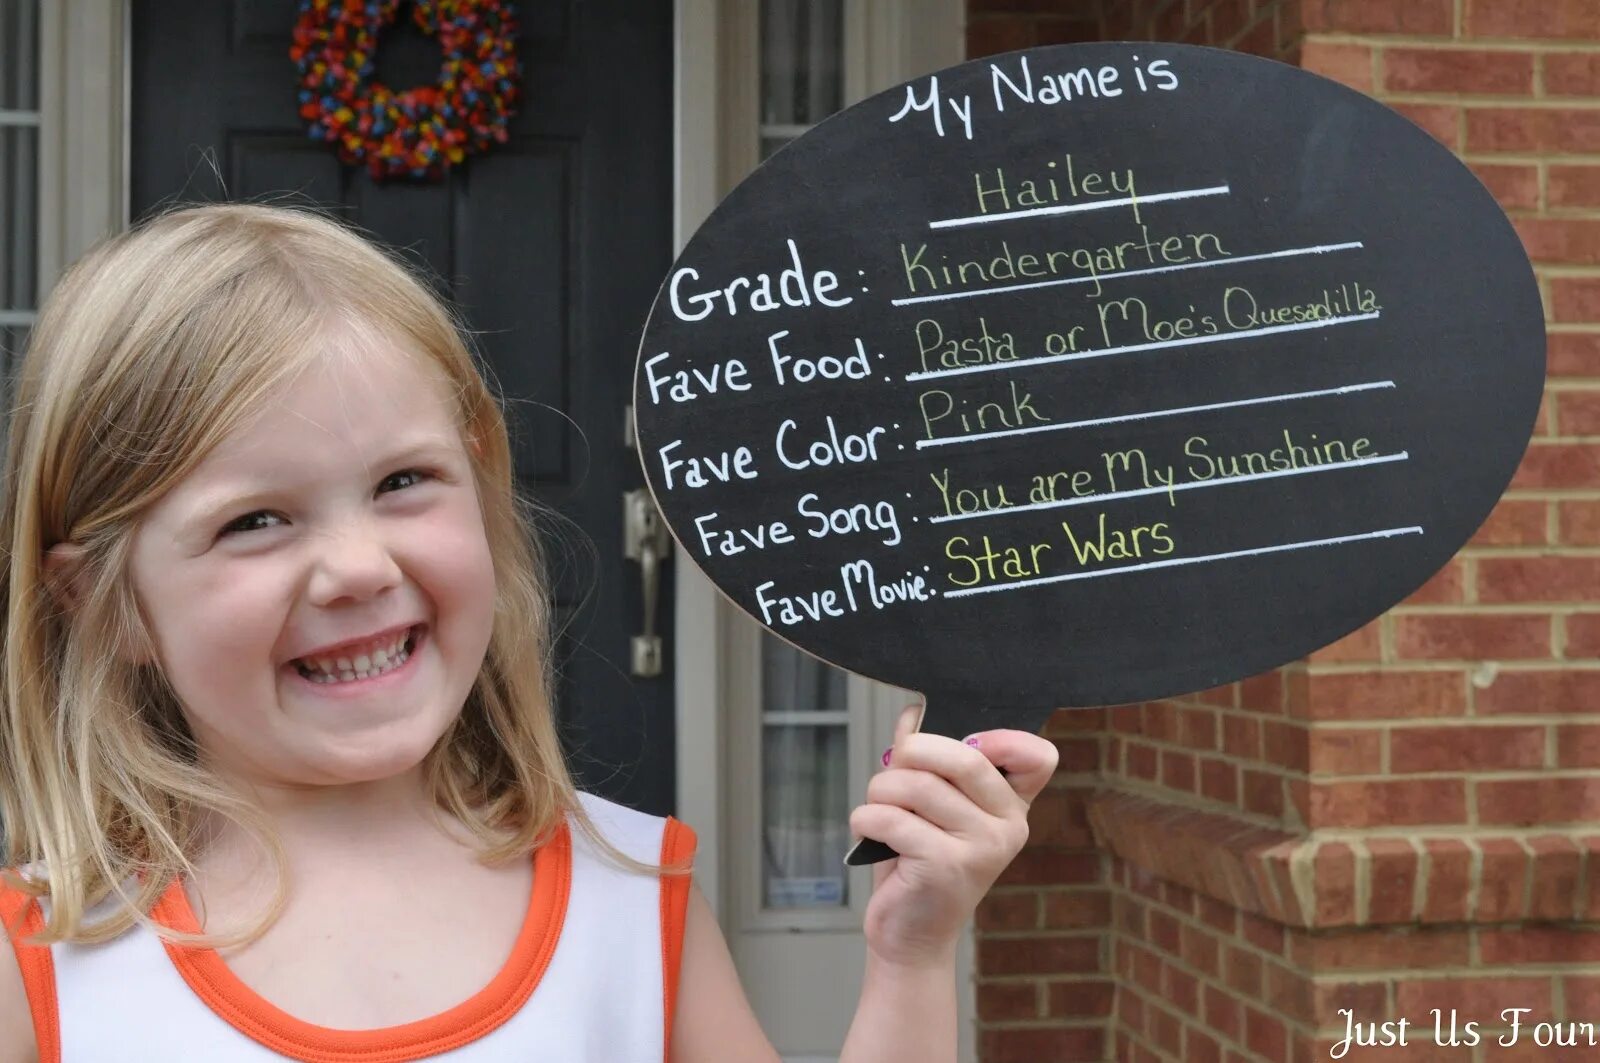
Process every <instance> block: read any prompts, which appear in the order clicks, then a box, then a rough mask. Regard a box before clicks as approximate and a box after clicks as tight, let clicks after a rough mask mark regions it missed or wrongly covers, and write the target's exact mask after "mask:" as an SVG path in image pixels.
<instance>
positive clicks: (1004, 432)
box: [917, 380, 1394, 450]
mask: <svg viewBox="0 0 1600 1063" xmlns="http://www.w3.org/2000/svg"><path fill="white" fill-rule="evenodd" d="M1392 387H1394V381H1393V380H1374V381H1371V382H1370V383H1366V384H1346V385H1344V386H1343V387H1337V388H1320V389H1318V390H1316V391H1290V392H1285V393H1284V394H1282V395H1262V396H1260V397H1258V398H1252V399H1233V400H1231V401H1229V402H1207V403H1204V404H1202V405H1199V406H1174V407H1173V408H1172V409H1170V410H1150V411H1147V412H1145V413H1123V414H1118V415H1116V416H1115V417H1094V418H1090V419H1089V420H1085V421H1063V422H1061V423H1060V424H1036V425H1029V426H1028V427H1027V428H1002V429H999V430H997V431H994V432H974V433H972V434H971V435H964V436H945V437H943V438H941V439H923V440H919V441H918V442H917V449H918V450H922V449H923V448H925V447H945V446H955V445H956V444H959V443H977V442H980V441H982V440H985V439H1005V438H1007V437H1009V436H1026V435H1032V434H1034V433H1036V432H1061V431H1065V430H1066V429H1069V428H1093V427H1096V426H1098V425H1103V424H1121V423H1123V422H1125V421H1148V420H1150V419H1151V418H1154V417H1173V416H1176V415H1178V414H1183V413H1205V412H1207V411H1208V410H1228V409H1234V408H1236V407H1239V406H1259V405H1261V404H1263V403H1268V402H1291V401H1294V400H1296V399H1315V398H1321V397H1322V396H1324V395H1350V394H1354V393H1355V392H1358V391H1371V390H1373V389H1374V388H1392Z"/></svg>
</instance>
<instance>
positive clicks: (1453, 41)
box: [1151, 30, 1600, 55]
mask: <svg viewBox="0 0 1600 1063" xmlns="http://www.w3.org/2000/svg"><path fill="white" fill-rule="evenodd" d="M1151 43H1159V42H1151ZM1301 43H1302V44H1310V43H1315V44H1364V45H1366V46H1368V47H1370V48H1372V49H1374V50H1377V49H1380V48H1386V47H1391V46H1399V47H1403V48H1430V49H1437V50H1439V51H1491V52H1499V51H1505V52H1542V53H1555V52H1570V53H1573V54H1581V55H1600V41H1594V40H1590V39H1588V38H1582V37H1578V38H1571V39H1570V40H1569V39H1567V38H1561V37H1527V38H1522V37H1454V38H1453V37H1433V36H1423V35H1421V34H1415V33H1411V34H1406V33H1383V34H1380V33H1356V32H1353V31H1348V30H1307V31H1306V34H1305V36H1304V37H1303V38H1302V41H1301Z"/></svg>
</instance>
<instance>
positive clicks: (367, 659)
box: [300, 633, 411, 683]
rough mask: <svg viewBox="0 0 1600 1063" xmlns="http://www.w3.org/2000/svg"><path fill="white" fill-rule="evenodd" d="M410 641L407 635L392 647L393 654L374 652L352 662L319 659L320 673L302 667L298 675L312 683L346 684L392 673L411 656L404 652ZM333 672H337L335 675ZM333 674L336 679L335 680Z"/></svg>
mask: <svg viewBox="0 0 1600 1063" xmlns="http://www.w3.org/2000/svg"><path fill="white" fill-rule="evenodd" d="M410 641H411V636H410V634H409V633H408V634H407V635H406V637H405V638H403V639H401V640H400V641H399V642H398V643H397V644H396V645H395V647H394V653H393V654H390V653H389V652H388V651H387V650H375V651H373V653H372V654H371V655H370V656H369V655H367V654H361V655H360V656H357V657H356V658H355V659H354V660H352V659H350V658H348V657H339V658H336V659H329V658H326V657H319V658H317V660H316V663H317V667H318V668H320V669H321V672H316V671H313V670H311V669H309V668H307V667H306V666H304V665H301V666H300V674H301V675H304V676H305V677H306V678H307V679H309V680H311V681H312V682H314V683H341V682H343V683H348V682H350V681H352V680H355V679H371V678H372V677H374V676H379V675H382V674H384V673H385V672H392V671H394V670H395V669H396V668H398V667H400V666H401V665H402V664H404V663H405V662H406V660H407V659H409V657H410V656H411V655H410V653H409V652H407V650H406V645H407V644H408V643H409V642H410ZM335 670H337V672H336V673H335ZM335 674H336V675H337V678H335Z"/></svg>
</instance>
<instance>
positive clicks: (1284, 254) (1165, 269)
mask: <svg viewBox="0 0 1600 1063" xmlns="http://www.w3.org/2000/svg"><path fill="white" fill-rule="evenodd" d="M1361 246H1362V245H1361V241H1360V240H1352V241H1350V242H1348V243H1343V244H1318V245H1316V246H1315V247H1291V248H1287V249H1286V250H1283V251H1264V252H1262V253H1261V254H1259V255H1229V256H1228V257H1227V258H1216V259H1209V260H1207V261H1205V262H1181V263H1179V264H1177V265H1174V266H1151V267H1150V268H1149V269H1127V270H1123V271H1122V272H1120V273H1091V274H1089V275H1088V276H1087V277H1061V278H1058V279H1056V280H1048V281H1028V282H1026V283H1023V284H1003V285H1001V286H1000V287H998V288H974V289H971V290H968V291H964V292H942V293H940V294H937V295H910V296H906V297H905V298H902V299H891V300H889V305H890V306H910V305H911V304H912V303H936V302H940V301H942V300H946V299H971V298H974V297H975V296H979V295H999V294H1001V293H1003V292H1020V291H1025V290H1027V289H1030V288H1049V287H1052V286H1054V285H1058V284H1088V283H1090V282H1098V281H1108V280H1115V279H1116V278H1118V277H1144V276H1148V275H1150V274H1152V273H1177V272H1180V271H1182V270H1186V269H1205V268H1206V267H1207V266H1227V265H1232V264H1234V263H1237V262H1260V261H1263V260H1264V259H1269V258H1293V257H1294V256H1296V255H1325V254H1328V253H1329V252H1333V251H1350V250H1353V249H1357V248H1360V247H1361Z"/></svg>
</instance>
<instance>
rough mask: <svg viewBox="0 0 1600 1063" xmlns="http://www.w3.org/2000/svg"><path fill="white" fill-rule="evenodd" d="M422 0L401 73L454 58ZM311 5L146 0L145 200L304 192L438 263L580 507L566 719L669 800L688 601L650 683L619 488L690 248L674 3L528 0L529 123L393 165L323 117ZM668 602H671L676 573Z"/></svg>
mask: <svg viewBox="0 0 1600 1063" xmlns="http://www.w3.org/2000/svg"><path fill="white" fill-rule="evenodd" d="M409 7H410V5H409V4H403V5H402V7H401V11H400V13H399V17H398V19H397V21H396V23H395V24H394V25H393V26H391V27H390V28H389V29H388V30H386V31H385V35H384V37H383V40H382V43H381V45H380V49H379V53H378V59H377V68H378V69H377V76H378V78H379V79H381V80H384V81H385V82H386V83H387V84H389V85H391V86H393V87H396V88H400V87H406V86H409V85H413V84H417V83H420V82H423V81H429V80H432V79H433V77H434V76H435V74H436V72H437V69H438V63H439V49H438V45H437V44H436V43H435V42H434V41H432V40H431V39H429V38H427V37H426V36H425V35H423V34H421V33H420V32H418V31H416V30H415V28H414V27H412V26H411V25H410V24H409V22H408V21H407V20H408V19H409ZM297 8H298V5H297V4H296V3H295V0H230V2H228V3H218V2H217V0H139V2H137V3H133V4H131V5H130V10H131V26H130V30H131V49H130V51H131V59H132V114H131V129H130V132H131V140H132V157H131V160H130V162H131V178H130V179H131V190H130V213H131V216H132V217H133V218H135V219H137V218H139V217H141V216H143V215H144V214H146V213H148V212H149V211H151V210H152V209H154V208H156V207H158V206H159V205H161V204H163V203H165V202H168V201H172V200H174V199H177V200H182V201H196V200H205V201H215V200H222V199H234V200H254V201H259V200H262V199H271V200H277V201H289V202H294V201H297V200H301V199H309V200H313V201H315V202H316V203H318V204H321V205H324V206H326V207H330V208H333V209H334V210H335V211H337V212H338V213H339V214H340V215H341V216H343V217H345V218H348V219H349V220H351V221H353V222H355V223H357V224H358V225H360V226H362V227H363V228H365V229H368V230H370V231H372V232H375V233H376V234H378V236H379V237H380V238H382V239H383V240H384V241H385V242H387V243H389V244H391V245H393V246H396V247H398V248H400V249H402V250H403V253H404V254H406V255H407V256H408V257H410V258H411V259H412V260H413V261H416V262H420V263H422V264H424V265H426V267H427V268H428V269H429V270H430V271H431V273H432V274H433V275H434V276H435V277H437V278H439V280H437V281H436V283H438V284H440V286H441V287H442V289H443V290H444V291H445V293H446V294H448V295H449V296H451V297H452V298H454V299H455V300H457V301H458V303H459V304H460V305H461V307H462V308H463V311H464V313H465V316H466V318H467V320H468V322H469V325H470V327H471V328H472V329H473V330H474V332H475V333H476V341H477V346H478V349H479V351H480V353H481V354H482V357H483V360H484V363H485V364H486V367H487V369H488V371H489V375H490V377H491V378H492V381H494V382H497V383H498V385H499V389H500V391H501V392H502V393H503V395H504V398H505V400H506V405H507V419H508V425H509V428H510V431H511V437H512V447H513V455H514V460H515V464H516V472H517V477H518V482H519V484H520V485H521V487H522V489H523V490H524V491H525V492H527V493H530V494H531V495H532V496H533V497H534V498H535V499H537V500H538V501H539V502H541V503H543V504H545V505H548V506H550V507H552V508H553V509H555V510H556V511H557V512H559V513H560V514H561V515H562V517H564V518H566V520H567V521H570V522H571V525H570V526H569V527H568V528H566V529H565V530H564V531H561V532H560V533H559V534H560V535H561V536H563V537H564V540H565V541H560V542H546V544H545V545H546V550H547V553H549V554H550V555H552V557H553V558H554V559H555V560H556V564H555V566H554V569H553V580H554V585H555V589H556V601H557V606H558V614H559V618H560V620H561V622H562V625H563V630H562V632H561V633H560V635H559V637H558V639H557V648H558V655H559V667H560V674H559V676H558V693H559V698H558V706H559V716H560V722H561V725H562V733H563V738H564V740H565V741H566V742H567V743H568V746H569V750H570V753H571V758H570V759H571V761H572V763H573V765H574V769H575V770H576V771H577V772H578V774H579V777H580V778H579V781H580V785H583V786H585V788H587V789H591V790H593V791H595V792H597V793H601V794H603V795H605V796H607V797H611V798H613V799H616V800H621V801H623V802H625V803H627V804H630V805H633V806H634V807H637V808H642V809H645V810H647V811H651V812H655V813H664V812H668V811H670V810H671V809H672V806H673V794H674V780H673V757H674V753H673V729H672V712H673V706H672V688H673V681H672V675H671V667H670V663H671V660H672V652H671V648H670V645H671V644H670V636H671V632H670V621H671V610H670V608H667V609H664V610H663V611H662V613H661V615H659V616H657V618H656V623H657V630H664V631H665V633H666V635H667V637H668V639H669V642H668V650H667V653H666V655H665V659H666V663H667V667H666V669H665V671H664V673H663V674H662V675H661V676H660V677H657V678H653V679H633V678H632V677H630V675H629V659H628V643H629V637H630V636H631V635H633V634H634V633H636V632H639V631H642V630H643V618H642V615H641V613H642V603H643V597H642V591H641V589H640V586H639V576H638V572H637V568H636V566H634V565H632V564H631V563H627V562H624V561H623V557H622V544H621V527H620V522H621V512H622V503H621V498H622V493H623V492H624V491H625V490H627V489H628V488H631V487H634V486H637V485H638V484H639V483H640V482H641V477H640V475H639V467H638V459H637V458H636V457H635V456H634V454H633V453H632V452H631V451H628V450H626V449H624V445H623V435H622V426H623V410H624V404H625V403H626V402H627V395H628V393H629V391H630V385H631V380H632V372H633V363H634V359H635V355H636V352H637V347H638V338H639V331H640V329H641V327H642V326H643V323H644V319H645V316H646V314H647V312H648V310H649V306H650V301H651V300H652V299H653V298H654V295H655V291H656V288H657V286H658V284H659V283H660V280H661V278H662V277H663V276H664V275H665V274H666V272H667V269H668V268H669V266H670V265H671V205H672V204H671V195H672V181H671V150H672V144H671V135H672V93H671V91H670V90H671V65H670V64H671V48H672V7H671V4H670V3H667V2H665V0H660V2H649V3H638V2H629V0H583V2H582V3H581V4H579V3H575V2H574V0H567V2H565V3H561V2H554V0H539V2H527V3H523V4H519V5H517V12H518V16H519V19H520V22H521V24H522V34H521V37H520V39H519V41H518V56H519V58H520V59H521V61H522V64H523V79H522V85H521V95H520V99H519V103H518V106H519V112H518V113H517V114H516V115H515V116H514V118H513V119H512V121H511V126H510V134H511V139H510V142H509V143H507V144H504V145H495V146H494V148H493V149H492V150H490V151H489V152H488V153H486V154H483V155H477V156H473V157H470V158H469V159H468V160H467V162H466V164H465V165H464V166H463V167H461V168H458V169H457V170H456V171H455V172H454V173H452V174H451V175H449V176H448V177H447V178H446V179H445V180H444V181H443V182H441V183H437V184H411V183H408V182H401V181H394V182H388V183H384V184H376V183H374V182H373V181H372V180H371V179H370V178H369V177H368V176H367V174H366V173H365V171H363V170H360V169H357V168H353V167H347V166H345V165H343V164H341V163H340V162H339V161H338V159H337V157H336V155H335V154H334V152H333V150H332V148H331V147H329V146H327V145H325V144H322V143H318V142H313V141H312V140H310V139H309V138H308V137H307V135H306V132H305V127H304V124H303V122H302V121H301V119H300V118H299V117H298V115H297V113H296V106H297V105H296V92H297V86H296V84H295V67H294V64H293V62H292V61H291V60H290V59H289V39H290V30H291V28H292V27H293V25H294V21H295V18H296V14H297ZM219 172H220V177H221V182H219V181H218V176H219ZM285 193H287V195H285ZM541 533H542V534H544V535H548V534H552V533H551V532H550V531H549V530H548V529H541ZM661 600H662V601H663V602H667V603H670V602H671V601H672V587H671V575H670V571H669V572H668V573H667V574H666V577H665V585H664V586H663V587H662V598H661Z"/></svg>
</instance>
